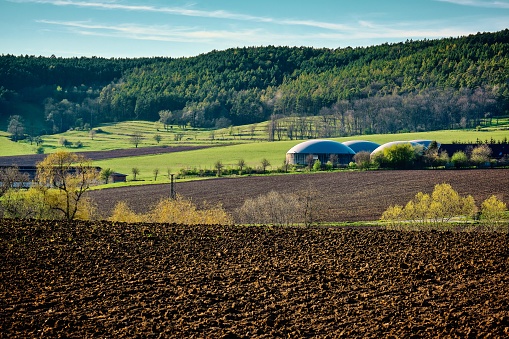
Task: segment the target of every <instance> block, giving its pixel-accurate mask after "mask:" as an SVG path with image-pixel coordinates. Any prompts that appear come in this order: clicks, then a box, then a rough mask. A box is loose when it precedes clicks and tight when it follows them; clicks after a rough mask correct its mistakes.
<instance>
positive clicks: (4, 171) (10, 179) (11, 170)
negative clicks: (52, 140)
mask: <svg viewBox="0 0 509 339" xmlns="http://www.w3.org/2000/svg"><path fill="white" fill-rule="evenodd" d="M28 181H30V177H29V175H28V173H21V172H20V171H19V168H18V167H17V166H12V167H7V168H0V197H1V196H2V195H4V193H5V192H7V191H8V190H9V189H19V188H22V187H24V184H25V183H28Z"/></svg>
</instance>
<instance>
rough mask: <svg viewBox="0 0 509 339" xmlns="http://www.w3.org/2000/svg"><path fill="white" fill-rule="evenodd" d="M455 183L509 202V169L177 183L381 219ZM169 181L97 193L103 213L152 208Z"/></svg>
mask: <svg viewBox="0 0 509 339" xmlns="http://www.w3.org/2000/svg"><path fill="white" fill-rule="evenodd" d="M441 183H449V184H451V185H452V186H453V188H454V189H455V190H457V191H458V192H459V193H460V194H461V195H467V194H471V195H472V196H473V197H474V198H475V200H476V203H477V205H478V206H480V204H481V203H482V201H484V200H485V199H486V198H488V197H489V196H491V195H493V194H494V195H497V197H498V198H499V199H502V200H503V201H504V202H505V203H506V204H508V205H509V169H493V170H422V171H417V170H411V171H367V172H335V173H317V174H299V175H281V176H267V177H244V178H236V179H229V178H223V179H213V180H206V181H195V182H185V183H177V186H176V191H177V193H179V194H181V195H183V196H185V197H189V198H192V199H193V201H195V202H197V203H201V202H203V201H207V202H209V203H222V204H223V206H224V208H225V209H226V210H227V211H230V212H233V211H234V210H235V208H238V207H240V206H241V205H242V204H243V202H244V200H245V199H246V198H254V197H257V196H259V195H262V194H266V193H268V192H269V191H270V190H276V191H279V192H282V193H296V192H301V191H304V190H308V189H312V190H318V191H319V193H318V195H317V201H318V205H319V206H320V209H321V210H322V212H323V213H322V214H321V217H320V220H321V221H330V222H334V221H365V220H378V219H379V218H380V216H381V215H382V213H383V211H384V210H385V209H387V207H388V206H389V205H393V204H406V203H407V202H408V201H409V200H410V199H412V198H413V197H414V196H415V194H416V193H418V192H427V193H431V192H432V191H433V187H434V186H435V185H436V184H441ZM169 192H170V187H169V185H146V186H136V187H124V188H117V189H107V190H99V191H94V192H91V196H92V197H93V198H94V199H95V200H96V202H97V203H98V207H99V211H100V213H101V214H102V216H103V217H108V216H109V215H111V210H112V209H113V207H114V205H115V203H116V202H117V201H120V200H124V201H127V202H128V204H129V205H130V206H131V207H132V208H133V209H134V210H136V211H137V212H147V208H148V206H153V205H155V204H156V203H157V202H158V201H159V200H160V199H161V198H164V197H168V195H169Z"/></svg>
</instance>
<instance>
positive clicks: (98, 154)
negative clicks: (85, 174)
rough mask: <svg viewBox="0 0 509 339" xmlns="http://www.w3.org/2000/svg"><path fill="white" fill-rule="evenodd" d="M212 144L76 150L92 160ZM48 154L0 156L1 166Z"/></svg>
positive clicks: (31, 162) (29, 163)
mask: <svg viewBox="0 0 509 339" xmlns="http://www.w3.org/2000/svg"><path fill="white" fill-rule="evenodd" d="M207 147H212V146H172V147H168V146H152V147H140V148H126V149H118V150H111V151H91V152H75V153H76V154H81V155H83V156H85V157H86V158H88V159H90V160H104V159H112V158H122V157H134V156H141V155H151V154H162V153H173V152H184V151H192V150H196V149H202V148H207ZM46 156H47V154H30V155H14V156H4V157H0V166H12V165H16V166H35V165H36V164H37V163H38V162H41V161H42V160H44V158H45V157H46Z"/></svg>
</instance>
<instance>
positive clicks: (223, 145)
mask: <svg viewBox="0 0 509 339" xmlns="http://www.w3.org/2000/svg"><path fill="white" fill-rule="evenodd" d="M266 126H267V123H266V122H265V123H259V124H256V125H254V126H252V125H246V126H238V127H231V128H226V129H220V130H207V129H179V128H176V127H174V128H173V129H169V130H165V129H164V127H163V125H162V124H161V123H158V122H148V121H136V122H134V121H129V122H122V123H117V124H104V125H101V126H100V127H99V128H96V129H95V130H96V133H95V135H94V136H93V138H92V137H91V136H90V132H89V131H68V132H66V133H62V134H55V135H48V136H43V140H44V144H43V146H44V150H45V153H52V152H54V151H55V150H58V149H64V147H63V146H61V145H60V144H59V140H60V139H61V138H65V139H67V140H68V141H71V142H72V143H73V145H76V143H77V142H78V141H80V142H81V143H82V144H83V146H82V147H81V148H75V147H70V148H67V150H69V151H103V150H114V149H124V148H134V147H135V146H134V145H133V144H131V143H130V141H129V138H130V136H131V135H132V134H134V133H139V134H141V135H143V137H144V139H143V141H142V143H141V144H140V145H139V146H138V147H148V146H157V145H159V146H162V145H166V146H177V145H179V146H182V145H213V146H215V147H211V148H206V149H201V150H194V151H187V152H178V153H168V154H159V155H150V156H139V157H130V158H120V159H109V160H102V161H96V162H94V165H97V166H100V167H103V168H111V169H112V170H114V171H116V172H121V173H125V174H128V175H130V177H129V178H131V177H132V175H131V171H132V168H134V167H136V168H138V169H139V170H140V174H139V175H138V179H141V180H145V181H147V182H148V181H151V180H153V177H154V174H153V171H154V169H159V176H158V182H159V181H161V182H163V180H167V179H166V173H167V172H168V169H169V170H170V171H171V172H172V173H178V172H179V171H180V170H181V169H198V170H199V169H204V170H206V169H213V168H214V164H215V163H216V162H217V161H221V162H222V163H223V165H224V166H225V168H226V169H227V168H236V167H237V162H238V160H239V159H244V161H245V162H246V165H247V166H249V167H252V168H257V167H260V166H261V161H262V159H264V158H265V159H267V160H269V162H270V163H271V166H270V167H269V168H268V169H269V170H270V169H276V168H278V167H281V166H282V164H283V161H284V159H285V154H286V152H287V151H288V150H289V149H290V148H291V147H293V146H294V145H296V144H298V143H300V142H302V140H285V141H275V142H267V141H265V140H266V138H267V137H266ZM156 134H159V135H160V136H161V137H162V140H161V141H160V142H159V143H157V142H156V140H155V139H154V136H155V135H156ZM177 134H181V135H182V138H181V140H179V141H177V140H175V135H177ZM508 137H509V130H507V129H505V128H499V129H494V128H487V129H483V130H480V131H477V130H446V131H433V132H421V133H401V134H383V135H362V136H354V137H346V138H331V139H332V140H336V141H340V142H343V141H348V140H359V139H361V140H369V141H373V142H376V143H379V144H383V143H386V142H390V141H396V140H418V139H427V140H437V141H438V142H441V143H453V142H476V141H477V140H481V141H488V142H489V141H490V140H491V139H493V140H496V141H498V140H504V139H507V138H508ZM34 152H35V145H30V143H29V142H28V141H22V142H17V143H15V142H12V141H10V140H9V138H8V134H7V133H5V132H0V156H7V155H23V154H33V153H34Z"/></svg>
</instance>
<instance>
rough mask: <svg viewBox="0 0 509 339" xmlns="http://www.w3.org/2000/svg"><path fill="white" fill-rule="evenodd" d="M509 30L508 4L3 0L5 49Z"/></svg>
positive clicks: (194, 46)
mask: <svg viewBox="0 0 509 339" xmlns="http://www.w3.org/2000/svg"><path fill="white" fill-rule="evenodd" d="M508 27H509V0H355V1H353V0H314V1H301V0H256V1H254V0H251V1H246V0H189V1H186V0H167V1H163V0H153V1H151V0H147V1H142V0H103V1H98V0H0V31H1V32H2V33H1V35H0V54H15V55H21V54H28V55H43V56H50V55H52V54H54V55H56V56H62V57H72V56H88V57H90V56H101V57H151V56H171V57H181V56H194V55H198V54H201V53H206V52H209V51H211V50H213V49H216V50H223V49H227V48H231V47H242V46H267V45H276V46H313V47H328V48H338V47H347V46H352V47H356V46H370V45H378V44H381V43H384V42H389V43H392V42H399V41H405V40H407V39H413V40H420V39H424V38H426V39H436V38H442V37H458V36H463V35H468V34H474V33H477V32H494V31H499V30H502V29H505V28H508Z"/></svg>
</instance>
